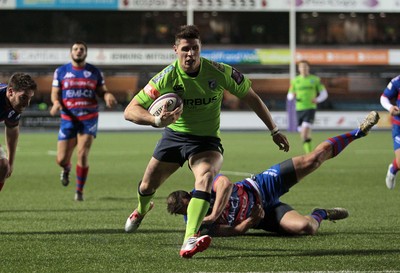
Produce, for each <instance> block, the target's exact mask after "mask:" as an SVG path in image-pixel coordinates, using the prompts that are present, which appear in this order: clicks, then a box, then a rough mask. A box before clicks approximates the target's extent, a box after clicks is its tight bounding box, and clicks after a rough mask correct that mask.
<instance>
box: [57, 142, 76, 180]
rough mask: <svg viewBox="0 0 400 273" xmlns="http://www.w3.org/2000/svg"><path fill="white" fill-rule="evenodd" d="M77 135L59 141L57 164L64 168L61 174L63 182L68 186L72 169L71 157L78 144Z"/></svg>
mask: <svg viewBox="0 0 400 273" xmlns="http://www.w3.org/2000/svg"><path fill="white" fill-rule="evenodd" d="M76 143H77V141H76V137H74V138H70V139H64V140H60V139H59V140H58V142H57V164H58V165H59V166H60V167H61V168H62V170H61V174H60V180H61V184H62V185H63V186H68V184H69V173H70V171H71V157H72V154H73V153H74V149H75V146H76Z"/></svg>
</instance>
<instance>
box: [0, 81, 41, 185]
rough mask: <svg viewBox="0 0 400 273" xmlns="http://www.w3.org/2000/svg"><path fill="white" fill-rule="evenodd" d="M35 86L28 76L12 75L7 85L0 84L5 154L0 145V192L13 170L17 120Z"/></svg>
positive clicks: (30, 97)
mask: <svg viewBox="0 0 400 273" xmlns="http://www.w3.org/2000/svg"><path fill="white" fill-rule="evenodd" d="M36 90H37V85H36V83H35V81H34V80H33V79H32V78H31V76H30V75H28V74H25V73H14V74H13V75H11V77H10V79H9V81H8V84H0V121H4V125H5V129H4V130H5V141H6V146H7V152H8V155H7V153H6V152H5V151H4V149H3V147H1V145H0V191H1V189H2V188H3V186H4V183H5V181H6V179H7V178H8V177H10V176H11V174H12V172H13V169H14V160H15V155H16V152H17V144H18V137H19V120H20V118H21V114H22V112H23V111H24V110H25V108H26V107H28V106H29V104H30V102H31V99H32V97H33V95H34V94H35V91H36Z"/></svg>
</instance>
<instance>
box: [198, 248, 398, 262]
mask: <svg viewBox="0 0 400 273" xmlns="http://www.w3.org/2000/svg"><path fill="white" fill-rule="evenodd" d="M218 249H219V250H220V251H221V252H222V251H225V250H226V251H238V252H240V254H237V255H233V254H232V255H223V254H222V255H218V256H214V257H210V256H209V257H198V258H199V259H212V260H220V259H226V258H238V257H240V258H244V257H247V258H259V257H330V256H385V255H388V254H398V252H399V250H398V249H351V250H348V249H346V250H344V249H341V250H326V249H320V250H315V249H314V250H310V251H309V250H305V251H301V250H300V251H296V250H293V249H274V248H254V249H249V248H239V247H223V246H220V247H218ZM248 251H254V252H257V253H254V254H251V253H248V254H245V253H246V252H248ZM277 252H278V253H277ZM224 253H227V252H224Z"/></svg>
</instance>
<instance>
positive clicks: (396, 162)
mask: <svg viewBox="0 0 400 273" xmlns="http://www.w3.org/2000/svg"><path fill="white" fill-rule="evenodd" d="M392 137H393V149H394V155H395V158H394V159H393V161H392V163H390V164H389V167H388V170H387V173H386V181H385V182H386V187H387V188H388V189H390V190H392V189H394V187H395V186H396V175H397V172H398V171H399V169H400V143H399V142H398V141H397V139H399V138H400V126H398V125H393V128H392Z"/></svg>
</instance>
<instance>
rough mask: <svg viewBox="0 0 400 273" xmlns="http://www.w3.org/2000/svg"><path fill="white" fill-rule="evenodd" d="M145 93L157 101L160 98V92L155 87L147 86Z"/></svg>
mask: <svg viewBox="0 0 400 273" xmlns="http://www.w3.org/2000/svg"><path fill="white" fill-rule="evenodd" d="M143 90H144V93H146V94H147V96H149V97H150V98H151V99H153V100H155V99H156V98H158V97H159V96H160V92H159V91H158V90H157V89H155V88H154V87H153V86H151V85H150V84H147V85H146V86H145V87H144V88H143Z"/></svg>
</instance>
